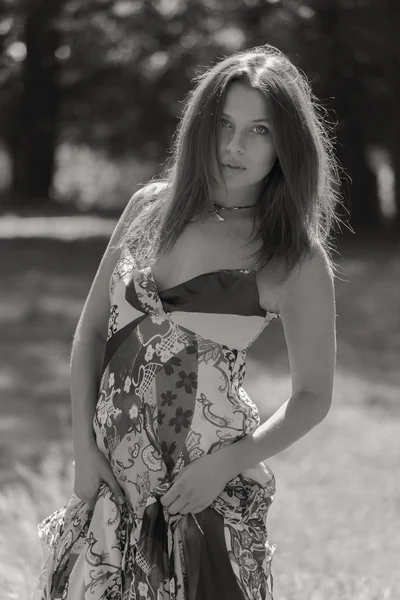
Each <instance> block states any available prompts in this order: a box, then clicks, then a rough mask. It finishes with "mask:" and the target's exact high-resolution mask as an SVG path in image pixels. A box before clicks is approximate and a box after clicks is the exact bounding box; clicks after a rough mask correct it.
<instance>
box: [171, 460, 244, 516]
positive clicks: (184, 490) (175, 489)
mask: <svg viewBox="0 0 400 600" xmlns="http://www.w3.org/2000/svg"><path fill="white" fill-rule="evenodd" d="M224 450H226V448H223V449H220V450H219V451H217V452H214V453H212V454H206V455H205V456H202V457H201V458H198V459H196V460H194V461H193V462H191V463H189V464H188V465H186V467H184V468H183V469H182V470H181V471H180V472H179V474H178V475H177V478H176V480H175V481H174V483H173V485H172V486H171V487H170V489H169V490H168V492H166V493H165V494H164V495H163V496H162V497H161V499H160V501H161V504H162V505H163V506H166V507H167V508H168V510H169V512H170V513H171V514H176V513H180V514H181V515H186V514H188V513H192V514H194V515H195V514H197V513H199V512H201V511H202V510H204V509H205V508H207V507H208V506H210V504H211V503H212V502H213V501H214V500H215V498H216V497H217V496H219V494H220V493H221V492H222V491H223V489H224V488H225V486H226V484H227V483H228V481H230V480H231V479H232V478H233V477H234V476H235V474H233V473H232V465H231V463H230V462H229V461H228V460H227V456H226V454H225V452H224Z"/></svg>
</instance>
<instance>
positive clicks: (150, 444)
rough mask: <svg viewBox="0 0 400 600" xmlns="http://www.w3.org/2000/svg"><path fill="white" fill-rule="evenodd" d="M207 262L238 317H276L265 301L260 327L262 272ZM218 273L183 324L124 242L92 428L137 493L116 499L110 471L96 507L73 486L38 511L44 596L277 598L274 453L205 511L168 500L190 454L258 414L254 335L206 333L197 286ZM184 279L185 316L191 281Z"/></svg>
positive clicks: (242, 432)
mask: <svg viewBox="0 0 400 600" xmlns="http://www.w3.org/2000/svg"><path fill="white" fill-rule="evenodd" d="M210 275H211V278H212V279H213V281H214V283H216V282H217V281H218V282H220V283H218V285H219V287H217V288H215V290H216V292H215V293H217V294H219V296H220V297H219V298H218V306H224V307H225V311H224V312H225V314H224V316H225V317H226V316H229V317H230V326H231V328H234V327H235V318H236V317H237V318H240V319H242V321H241V322H242V323H248V326H249V327H248V328H247V327H245V328H243V329H241V330H240V331H247V330H248V329H250V330H251V326H253V327H254V325H256V326H257V327H258V329H259V332H260V331H261V330H262V329H263V328H264V327H265V326H266V325H267V324H268V323H269V322H270V321H271V320H272V319H273V318H275V317H278V315H276V314H275V313H266V314H265V316H264V318H263V319H262V325H261V327H260V321H259V320H258V319H260V316H259V315H258V316H253V315H251V314H248V313H249V312H250V311H249V310H248V307H246V306H245V303H246V298H247V299H248V298H250V297H251V293H249V292H250V287H251V286H254V285H255V281H254V280H250V279H249V280H248V281H247V280H246V281H245V282H244V283H243V280H242V275H241V274H239V273H237V274H235V275H233V274H230V275H231V276H230V277H229V278H227V279H226V280H225V279H224V280H223V279H222V278H221V277H220V272H215V273H213V274H210ZM238 278H240V285H241V288H240V289H241V290H242V291H243V303H241V304H240V306H241V307H242V306H243V311H242V314H237V312H238V309H237V306H238V304H237V302H238V298H237V296H236V299H235V302H236V304H235V307H233V305H231V304H230V302H231V300H230V298H231V297H232V286H234V285H236V282H237V280H238ZM209 280H210V277H207V276H205V277H200V278H196V281H195V283H196V285H197V286H198V287H197V288H196V290H195V292H196V302H197V305H196V310H193V311H191V306H190V297H188V300H187V301H185V308H186V311H185V313H186V314H185V317H186V318H187V317H188V316H189V317H192V321H191V327H190V328H188V327H184V326H182V325H180V324H179V323H177V322H175V321H174V315H175V312H174V305H173V304H171V302H170V303H169V304H168V308H169V309H170V311H169V312H166V311H165V310H164V305H163V301H162V293H161V294H159V293H158V291H157V286H156V284H155V281H154V277H153V276H152V272H151V269H150V268H149V267H146V268H144V269H138V268H136V267H135V261H134V258H133V256H132V254H131V253H130V252H129V251H128V249H124V250H123V251H122V253H121V256H120V258H119V260H118V263H117V265H116V267H115V269H114V272H113V275H112V277H111V280H110V317H109V324H108V335H107V343H106V348H105V354H104V363H103V370H102V377H101V382H100V386H99V394H98V401H97V405H96V409H95V414H94V418H93V428H94V432H95V435H96V442H97V446H98V448H99V449H100V451H101V452H102V453H103V454H104V456H106V457H107V459H108V460H109V462H110V465H111V467H112V470H113V472H114V474H115V476H116V478H117V479H118V482H119V484H120V486H121V488H122V489H123V490H124V492H125V496H126V503H125V505H122V506H120V505H118V504H117V502H116V499H115V498H114V496H113V495H112V493H111V490H110V488H109V487H108V485H107V484H106V483H104V482H103V483H102V484H101V485H100V487H99V491H98V496H97V500H96V503H95V506H94V508H93V509H92V510H89V508H88V506H87V505H86V503H85V502H83V501H82V500H80V499H79V498H78V497H77V496H76V495H75V494H72V496H71V498H70V500H69V501H68V503H67V504H66V505H65V506H63V507H61V508H60V509H58V510H57V511H55V512H54V513H53V514H51V515H49V516H48V517H47V518H46V519H45V520H44V521H43V522H42V523H40V524H39V537H40V539H41V542H42V546H43V550H44V553H45V564H44V566H43V570H42V573H41V576H40V579H39V583H38V585H37V588H36V590H35V594H34V598H33V600H45V599H48V600H50V599H51V600H88V599H90V600H106V599H107V600H108V599H110V600H133V599H135V600H206V599H207V600H217V599H218V600H220V599H221V598H224V597H226V598H229V599H230V600H235V599H237V600H244V599H246V600H272V593H273V576H272V572H271V561H272V556H273V553H274V551H275V548H276V545H275V544H274V545H272V546H271V545H270V543H269V541H268V538H267V528H266V520H267V514H268V509H269V507H270V505H271V503H272V501H273V495H274V493H275V478H274V475H273V473H272V472H271V470H270V469H269V468H268V466H267V465H266V464H265V463H260V464H258V465H255V466H254V467H252V468H250V469H246V470H245V471H243V472H242V473H240V474H239V475H238V476H237V477H235V478H234V479H232V480H231V481H229V482H228V484H227V485H226V487H225V489H224V490H223V492H222V493H221V494H220V495H219V496H218V497H217V498H216V499H215V500H214V502H213V503H212V504H211V505H210V506H209V507H207V509H205V510H204V511H202V512H200V513H197V514H195V515H194V514H188V515H180V514H177V515H171V514H169V512H168V510H167V509H166V508H165V507H163V505H162V504H161V502H160V498H161V497H162V496H163V494H164V493H165V492H166V491H167V490H168V489H169V488H170V487H171V485H172V484H173V482H174V480H175V478H176V476H177V474H178V473H179V471H180V470H181V469H182V468H183V467H184V466H186V465H187V464H189V463H190V462H192V461H194V460H196V459H197V458H199V457H201V456H204V455H205V454H209V453H212V452H217V451H218V450H219V449H220V448H221V447H223V446H225V445H227V444H232V443H234V442H235V441H237V440H239V439H241V438H242V437H243V436H246V435H249V434H251V433H252V432H253V431H254V430H255V429H256V428H257V427H258V426H259V425H260V417H259V414H258V411H257V407H256V406H255V404H254V403H253V402H252V400H251V399H250V398H249V396H248V395H247V393H246V392H245V390H244V388H243V387H242V384H243V381H244V374H245V357H246V348H243V345H244V346H246V344H247V343H248V340H247V338H246V339H244V338H243V339H239V337H240V335H239V337H238V340H237V344H235V345H237V346H238V348H239V349H238V348H232V347H228V346H226V345H224V344H223V343H221V340H220V339H210V338H205V337H203V336H202V335H201V327H202V323H203V321H201V319H202V318H203V317H204V314H203V313H202V314H201V316H200V317H198V314H199V313H198V310H197V307H198V303H199V294H201V297H200V301H202V298H203V297H204V304H207V302H208V301H209V296H208V291H209V287H208V286H207V281H208V282H209ZM246 286H247V287H246ZM176 287H177V289H176V290H175V291H176V296H177V302H178V301H179V303H180V304H179V307H178V305H177V307H176V315H177V316H178V312H179V311H180V309H181V305H182V297H183V295H184V294H185V293H186V291H187V290H188V289H189V288H188V286H186V287H185V284H181V286H176ZM168 291H169V292H170V290H168ZM192 291H193V288H192ZM252 292H254V290H252ZM224 294H225V296H224ZM170 297H172V296H170ZM253 297H254V294H253ZM216 306H217V305H216ZM218 310H220V309H218ZM240 310H241V309H240ZM208 311H209V304H208ZM206 312H207V311H206ZM221 316H222V315H221ZM245 319H247V320H248V321H244V320H245ZM254 320H256V321H254ZM223 333H224V332H223V331H222V330H221V331H216V336H215V337H216V338H218V336H219V337H221V336H222V337H223ZM251 337H252V338H253V339H254V337H255V336H254V335H253V333H251ZM247 347H248V345H247Z"/></svg>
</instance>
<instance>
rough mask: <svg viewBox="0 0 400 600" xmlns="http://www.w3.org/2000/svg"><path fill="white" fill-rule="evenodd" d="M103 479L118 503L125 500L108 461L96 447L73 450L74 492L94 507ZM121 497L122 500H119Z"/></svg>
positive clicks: (90, 506)
mask: <svg viewBox="0 0 400 600" xmlns="http://www.w3.org/2000/svg"><path fill="white" fill-rule="evenodd" d="M102 481H105V482H106V483H107V484H108V486H109V488H110V490H111V492H112V494H113V495H114V496H115V498H116V500H117V502H118V503H119V504H123V503H124V502H125V494H124V492H123V490H122V488H121V487H120V485H119V483H118V481H117V479H116V477H115V475H114V473H113V472H112V469H111V466H110V463H109V462H108V460H107V459H106V458H105V456H104V455H103V454H102V453H101V452H100V450H99V449H98V448H96V447H93V448H90V449H87V448H86V449H85V450H80V451H78V452H75V481H74V493H75V494H76V495H77V496H78V498H80V499H81V500H83V501H84V502H86V504H88V505H89V508H90V509H92V508H94V505H95V503H96V500H97V495H98V491H99V487H100V484H101V482H102ZM120 498H121V499H122V501H121V500H120Z"/></svg>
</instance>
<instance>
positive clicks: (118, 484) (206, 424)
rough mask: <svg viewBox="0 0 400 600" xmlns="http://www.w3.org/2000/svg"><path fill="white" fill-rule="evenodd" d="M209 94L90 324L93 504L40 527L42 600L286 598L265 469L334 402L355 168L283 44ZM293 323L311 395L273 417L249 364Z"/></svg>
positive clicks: (83, 321) (81, 458)
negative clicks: (339, 251)
mask: <svg viewBox="0 0 400 600" xmlns="http://www.w3.org/2000/svg"><path fill="white" fill-rule="evenodd" d="M195 83H196V86H195V88H194V90H193V91H192V92H191V94H190V95H189V98H188V102H187V104H186V108H185V110H184V114H183V116H182V119H181V121H180V124H179V127H178V130H177V135H176V137H175V140H174V147H173V153H172V158H171V160H170V162H169V164H168V166H167V169H166V171H165V173H164V177H163V178H162V179H159V180H157V181H153V182H151V183H149V184H148V185H146V186H144V187H143V188H142V189H140V190H139V191H138V192H136V193H135V194H134V196H133V197H132V198H131V200H130V202H129V204H128V206H127V208H126V209H125V211H124V213H123V215H122V217H121V219H120V221H119V223H118V225H117V227H116V229H115V231H114V233H113V235H112V237H111V240H110V242H109V245H108V247H107V249H106V251H105V254H104V256H103V258H102V261H101V263H100V266H99V269H98V272H97V274H96V277H95V279H94V281H93V284H92V287H91V290H90V292H89V295H88V298H87V301H86V303H85V306H84V309H83V312H82V315H81V318H80V320H79V323H78V327H77V331H76V335H75V339H74V343H73V351H72V358H71V396H72V413H73V438H74V450H75V483H74V493H73V494H72V497H71V499H70V500H69V502H68V503H67V504H66V505H65V506H63V507H62V508H60V509H59V510H58V511H56V512H55V513H53V514H52V515H50V516H49V517H48V518H47V519H45V520H44V521H43V523H41V524H40V525H39V535H40V538H41V540H42V542H43V546H44V549H45V551H46V552H47V555H48V558H47V560H46V564H45V566H44V568H43V572H42V575H41V578H40V581H39V584H38V586H37V590H36V593H35V600H44V599H45V598H48V599H50V598H51V599H53V600H56V599H62V600H83V599H89V598H90V599H93V600H94V599H96V600H100V599H106V598H107V599H115V600H122V599H124V600H127V599H134V598H135V599H138V600H139V599H142V598H143V599H145V600H165V599H168V600H173V599H177V600H221V599H222V598H229V600H243V599H247V600H271V599H272V593H273V577H272V572H271V560H272V555H273V552H274V550H275V548H276V544H275V545H272V546H271V544H270V543H269V541H268V538H267V528H266V519H267V513H268V509H269V507H270V505H271V502H272V500H273V495H274V493H275V478H274V475H273V473H272V472H271V470H270V469H269V468H268V466H267V464H266V463H265V462H264V461H265V460H267V459H268V458H269V457H271V456H274V455H275V454H277V453H278V452H281V451H282V450H284V449H285V448H288V447H289V446H290V445H291V444H293V443H294V442H296V440H298V439H299V438H301V437H302V436H304V435H305V434H306V433H307V432H308V431H309V430H310V429H311V428H313V427H314V426H316V425H317V424H318V423H320V422H321V421H322V420H323V419H324V418H325V417H326V415H327V413H328V411H329V409H330V405H331V401H332V389H333V381H334V370H335V356H336V341H335V301H334V286H333V282H334V276H333V272H334V265H333V262H332V260H331V258H330V256H329V252H328V238H329V235H330V230H331V227H332V224H333V223H334V221H335V220H336V219H337V216H336V214H335V205H336V203H337V201H338V192H337V189H338V181H339V178H338V170H337V165H336V163H335V159H334V155H333V151H332V143H331V141H330V139H329V136H328V134H327V128H326V127H325V125H324V119H323V118H321V116H320V115H319V109H320V108H321V107H320V106H319V105H318V102H317V101H316V99H315V97H314V96H313V94H312V92H311V90H310V87H309V85H308V83H307V81H306V79H305V78H304V76H303V75H302V73H301V72H299V70H298V69H296V68H295V66H294V65H293V64H292V63H291V62H290V61H289V60H288V58H287V57H286V56H284V55H283V54H282V53H281V52H280V51H278V50H277V49H275V48H273V47H271V46H263V47H260V48H253V49H251V50H248V51H244V52H239V53H236V54H234V55H233V56H230V57H228V58H226V59H224V60H221V61H220V62H218V63H216V64H215V65H213V66H212V67H211V68H210V69H209V70H208V71H207V72H206V73H204V74H203V75H201V76H199V77H197V78H196V80H195ZM247 247H248V249H247V251H246V248H247ZM275 318H280V319H281V322H282V325H283V328H284V333H285V338H286V342H287V348H288V355H289V359H290V367H291V377H292V395H291V397H290V399H289V400H288V401H287V402H285V403H284V404H283V405H282V406H281V407H280V408H279V410H277V411H276V412H275V414H273V415H272V416H271V418H270V419H268V420H267V421H266V422H265V423H263V424H261V422H260V416H259V413H258V410H257V407H256V406H255V404H254V403H253V401H252V400H251V399H250V398H249V396H248V395H247V394H246V392H245V390H244V388H243V382H244V375H245V359H246V351H247V349H248V348H249V347H250V346H251V344H252V343H253V342H254V341H255V339H256V338H257V337H258V336H259V334H260V333H261V331H262V330H263V329H264V328H265V327H266V326H267V325H268V324H269V323H270V322H271V321H272V320H273V319H275ZM120 501H121V503H120Z"/></svg>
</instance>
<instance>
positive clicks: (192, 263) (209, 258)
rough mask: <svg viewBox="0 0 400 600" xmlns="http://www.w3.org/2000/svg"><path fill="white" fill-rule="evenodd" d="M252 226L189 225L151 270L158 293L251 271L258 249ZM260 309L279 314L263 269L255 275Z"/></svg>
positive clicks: (275, 291) (275, 295)
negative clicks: (212, 276)
mask: <svg viewBox="0 0 400 600" xmlns="http://www.w3.org/2000/svg"><path fill="white" fill-rule="evenodd" d="M255 233H256V232H255V231H254V232H253V235H252V223H250V222H242V223H240V224H237V223H235V224H234V225H232V224H226V223H217V222H212V221H211V220H210V221H209V222H206V223H188V224H186V225H185V227H184V229H183V230H182V231H181V233H180V234H179V236H178V237H177V239H176V240H175V242H174V244H173V246H172V247H171V248H170V249H169V250H168V252H167V253H166V254H164V255H163V256H160V258H158V259H157V261H156V263H155V264H154V265H153V266H152V274H153V278H154V281H155V284H156V286H157V289H158V291H159V292H160V293H161V292H163V291H164V290H168V289H171V288H173V287H175V286H178V285H180V284H182V283H183V282H186V281H188V280H191V279H193V278H196V277H198V276H200V275H203V274H206V273H212V272H218V271H223V270H227V271H232V272H233V271H239V270H248V269H252V268H253V267H254V266H255V264H256V263H257V259H256V258H255V257H254V256H252V255H254V254H255V253H256V252H257V251H258V250H259V248H260V244H261V240H257V241H254V239H253V238H254V237H255ZM256 283H257V288H258V293H259V298H260V306H261V307H262V308H263V309H264V310H269V311H273V312H278V295H279V289H278V288H277V287H276V286H275V285H274V284H273V283H272V278H270V277H269V276H268V273H267V271H266V270H265V269H263V270H262V271H260V272H258V273H257V274H256Z"/></svg>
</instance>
